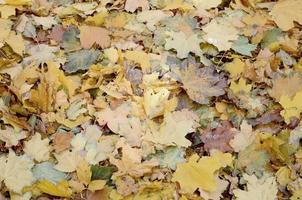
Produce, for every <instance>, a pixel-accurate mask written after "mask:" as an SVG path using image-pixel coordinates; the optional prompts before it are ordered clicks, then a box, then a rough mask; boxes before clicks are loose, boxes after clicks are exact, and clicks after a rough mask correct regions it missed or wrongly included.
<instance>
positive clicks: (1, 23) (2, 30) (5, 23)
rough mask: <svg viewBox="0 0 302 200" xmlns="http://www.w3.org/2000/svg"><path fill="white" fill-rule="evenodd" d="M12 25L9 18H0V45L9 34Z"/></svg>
mask: <svg viewBox="0 0 302 200" xmlns="http://www.w3.org/2000/svg"><path fill="white" fill-rule="evenodd" d="M12 25H13V23H12V22H11V21H10V20H8V19H1V18H0V45H1V42H3V41H4V40H5V39H6V38H7V37H8V36H9V33H10V30H11V27H12Z"/></svg>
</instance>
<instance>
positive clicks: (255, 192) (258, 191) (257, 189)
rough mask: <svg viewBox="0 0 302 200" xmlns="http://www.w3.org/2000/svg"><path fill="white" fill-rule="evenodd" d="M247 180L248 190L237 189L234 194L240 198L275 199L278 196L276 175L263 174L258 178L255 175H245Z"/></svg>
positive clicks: (242, 199)
mask: <svg viewBox="0 0 302 200" xmlns="http://www.w3.org/2000/svg"><path fill="white" fill-rule="evenodd" d="M243 178H244V179H245V180H246V181H247V191H245V190H241V189H235V190H234V191H233V192H234V195H235V196H236V198H237V199H238V200H248V199H251V198H252V199H259V200H274V199H276V198H277V192H278V189H277V183H276V179H275V177H271V176H268V175H266V176H263V177H262V178H261V179H257V177H256V176H255V175H252V176H249V175H247V174H244V175H243Z"/></svg>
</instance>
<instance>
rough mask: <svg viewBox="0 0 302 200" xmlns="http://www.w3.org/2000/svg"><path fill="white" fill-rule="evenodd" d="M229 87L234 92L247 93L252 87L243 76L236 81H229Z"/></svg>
mask: <svg viewBox="0 0 302 200" xmlns="http://www.w3.org/2000/svg"><path fill="white" fill-rule="evenodd" d="M230 89H231V90H232V91H233V93H234V94H238V93H240V92H243V93H249V92H250V91H251V89H252V85H251V84H247V83H246V80H245V79H244V78H240V79H239V81H238V83H236V82H235V81H232V82H231V85H230Z"/></svg>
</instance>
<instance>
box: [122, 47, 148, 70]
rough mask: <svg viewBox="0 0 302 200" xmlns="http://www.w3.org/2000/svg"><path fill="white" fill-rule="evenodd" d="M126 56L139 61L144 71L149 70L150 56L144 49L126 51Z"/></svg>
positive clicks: (136, 61)
mask: <svg viewBox="0 0 302 200" xmlns="http://www.w3.org/2000/svg"><path fill="white" fill-rule="evenodd" d="M124 56H125V58H126V59H128V60H131V61H133V62H135V63H139V64H140V67H141V68H142V70H143V72H147V71H148V70H149V69H150V67H151V63H150V57H149V55H148V54H147V53H145V52H143V51H126V53H125V54H124Z"/></svg>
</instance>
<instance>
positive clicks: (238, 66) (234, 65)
mask: <svg viewBox="0 0 302 200" xmlns="http://www.w3.org/2000/svg"><path fill="white" fill-rule="evenodd" d="M225 70H226V71H228V72H229V73H230V77H231V78H232V79H237V78H238V77H239V75H241V74H242V73H243V72H244V70H245V64H244V62H242V61H241V60H240V59H239V58H235V59H234V60H233V62H230V63H227V64H226V65H225Z"/></svg>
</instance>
